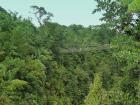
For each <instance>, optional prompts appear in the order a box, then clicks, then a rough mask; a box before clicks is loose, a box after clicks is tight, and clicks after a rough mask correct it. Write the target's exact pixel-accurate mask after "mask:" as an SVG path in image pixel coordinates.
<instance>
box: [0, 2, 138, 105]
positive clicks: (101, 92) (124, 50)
mask: <svg viewBox="0 0 140 105" xmlns="http://www.w3.org/2000/svg"><path fill="white" fill-rule="evenodd" d="M96 1H97V9H95V10H94V13H95V12H99V11H102V10H103V11H104V15H103V18H102V19H101V20H104V21H105V22H106V23H104V24H102V25H99V26H89V27H87V28H86V27H83V26H82V25H70V26H63V25H59V24H57V23H52V22H49V19H50V17H51V16H52V14H51V13H49V12H46V11H45V10H44V8H43V7H37V6H33V8H35V9H36V10H37V12H39V14H38V17H37V19H38V22H39V24H40V26H39V27H36V26H34V24H32V22H31V21H30V20H28V19H23V18H22V17H18V16H17V14H15V13H8V12H7V11H6V10H5V9H3V8H1V7H0V105H139V100H140V82H139V76H140V42H139V41H140V34H139V33H140V16H139V14H138V12H139V9H138V8H136V9H135V10H131V9H130V7H131V6H132V5H134V4H135V3H134V2H137V1H139V0H134V1H129V0H125V2H122V1H121V0H116V1H114V0H96ZM131 8H132V7H131ZM40 9H41V12H40ZM115 10H116V12H114V11H115ZM42 11H43V15H41V16H40V14H41V13H42ZM133 12H135V14H133ZM46 14H47V15H48V16H46V18H45V19H44V20H46V19H47V21H43V20H42V16H44V15H46ZM134 15H135V16H137V18H135V19H133V16H134ZM48 18H49V19H48Z"/></svg>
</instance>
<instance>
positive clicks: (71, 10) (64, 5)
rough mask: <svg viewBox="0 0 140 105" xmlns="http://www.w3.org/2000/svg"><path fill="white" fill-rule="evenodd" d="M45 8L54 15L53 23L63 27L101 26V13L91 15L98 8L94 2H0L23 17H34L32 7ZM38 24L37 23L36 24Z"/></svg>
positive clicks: (36, 0)
mask: <svg viewBox="0 0 140 105" xmlns="http://www.w3.org/2000/svg"><path fill="white" fill-rule="evenodd" d="M32 5H37V6H40V7H44V8H45V9H46V10H47V11H48V12H51V13H53V14H54V17H53V18H52V22H57V23H59V24H62V25H67V26H68V25H71V24H78V25H79V24H81V25H83V26H89V25H99V24H101V22H100V21H99V18H100V17H101V16H102V14H101V13H96V14H91V13H92V11H93V10H94V9H95V8H96V2H95V1H94V0H0V6H1V7H3V8H5V9H6V10H11V11H13V12H18V13H19V15H22V16H23V17H25V18H27V17H33V15H31V11H32V10H31V8H30V6H32ZM35 24H36V23H35Z"/></svg>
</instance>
